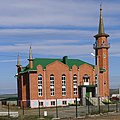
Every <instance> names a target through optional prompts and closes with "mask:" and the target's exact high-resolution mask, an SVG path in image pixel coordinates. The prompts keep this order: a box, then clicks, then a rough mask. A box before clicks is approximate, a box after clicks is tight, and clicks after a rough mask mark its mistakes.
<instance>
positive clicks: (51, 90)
mask: <svg viewBox="0 0 120 120" xmlns="http://www.w3.org/2000/svg"><path fill="white" fill-rule="evenodd" d="M54 86H55V85H54V75H53V74H51V75H50V94H51V96H54V95H55V87H54Z"/></svg>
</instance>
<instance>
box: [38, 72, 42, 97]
mask: <svg viewBox="0 0 120 120" xmlns="http://www.w3.org/2000/svg"><path fill="white" fill-rule="evenodd" d="M42 81H43V79H42V75H41V74H39V75H38V96H39V97H41V96H42V95H43V93H42V92H43V89H42V87H43V85H42Z"/></svg>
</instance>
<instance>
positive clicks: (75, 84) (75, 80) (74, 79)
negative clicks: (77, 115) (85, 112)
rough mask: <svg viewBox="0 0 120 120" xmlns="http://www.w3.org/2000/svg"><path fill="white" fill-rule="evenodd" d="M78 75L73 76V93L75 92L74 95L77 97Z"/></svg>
mask: <svg viewBox="0 0 120 120" xmlns="http://www.w3.org/2000/svg"><path fill="white" fill-rule="evenodd" d="M77 90H78V89H77V75H76V74H74V76H73V91H74V95H77Z"/></svg>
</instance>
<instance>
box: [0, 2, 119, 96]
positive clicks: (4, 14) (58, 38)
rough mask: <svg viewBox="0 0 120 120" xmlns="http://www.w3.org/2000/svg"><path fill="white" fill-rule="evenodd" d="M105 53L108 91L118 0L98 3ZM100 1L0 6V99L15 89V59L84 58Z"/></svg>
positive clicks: (114, 69)
mask: <svg viewBox="0 0 120 120" xmlns="http://www.w3.org/2000/svg"><path fill="white" fill-rule="evenodd" d="M102 8H103V20H104V26H105V33H107V34H109V35H110V37H109V38H108V40H109V43H110V45H111V48H110V49H109V68H110V70H109V73H110V87H111V88H118V87H119V86H120V70H119V67H120V0H103V3H102ZM99 9H100V0H0V68H1V69H0V94H1V93H4V92H6V91H8V89H9V92H15V89H16V78H15V77H14V75H15V74H16V59H17V55H18V53H19V54H20V58H21V65H22V66H25V65H26V64H27V63H28V61H27V59H28V56H29V55H28V53H29V47H30V45H31V46H32V49H33V57H34V58H36V57H37V58H38V57H40V58H42V57H44V58H46V57H47V58H62V57H63V56H64V55H67V56H68V57H69V58H78V59H81V60H84V61H86V62H89V63H92V64H94V57H92V56H91V55H90V53H91V52H94V50H93V44H94V42H95V39H94V37H93V36H94V35H96V34H97V32H98V23H99Z"/></svg>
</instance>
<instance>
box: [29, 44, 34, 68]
mask: <svg viewBox="0 0 120 120" xmlns="http://www.w3.org/2000/svg"><path fill="white" fill-rule="evenodd" d="M28 60H29V68H32V67H33V57H32V48H31V46H30V51H29V59H28Z"/></svg>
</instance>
